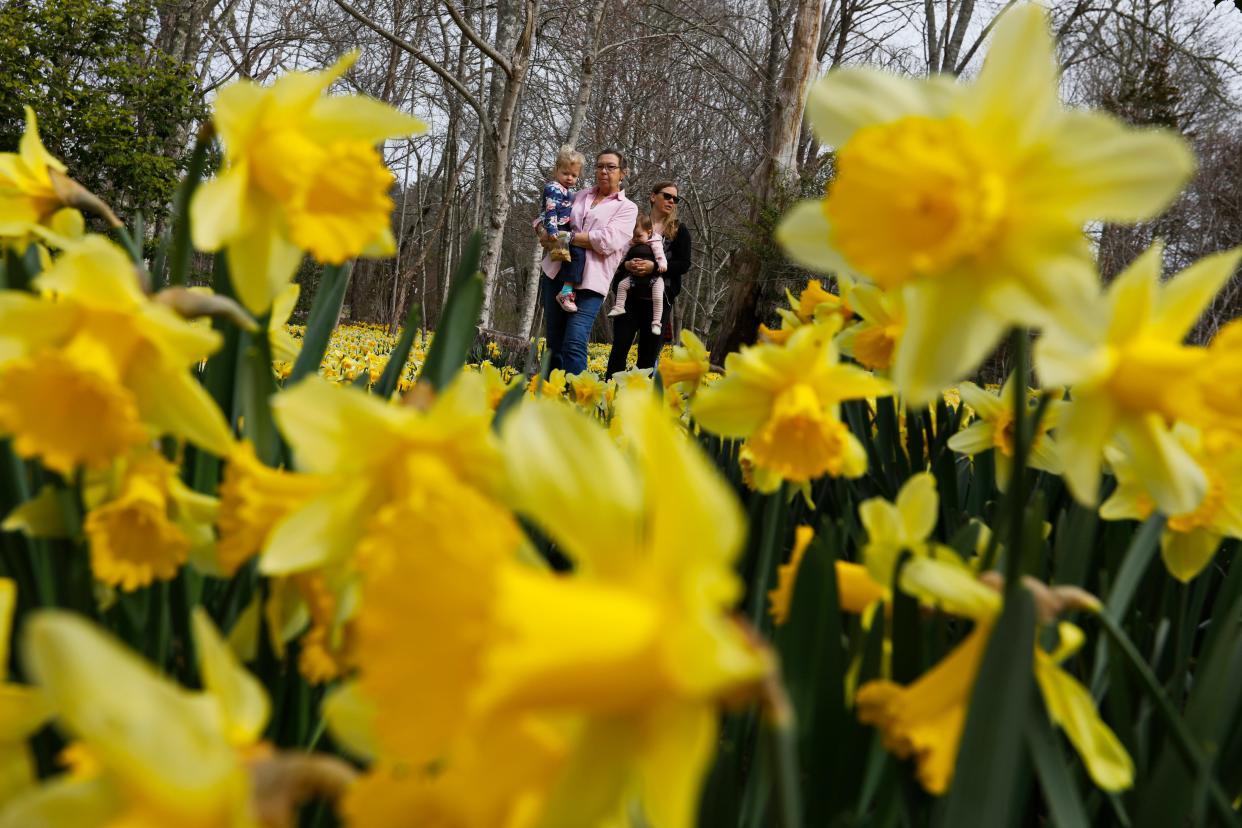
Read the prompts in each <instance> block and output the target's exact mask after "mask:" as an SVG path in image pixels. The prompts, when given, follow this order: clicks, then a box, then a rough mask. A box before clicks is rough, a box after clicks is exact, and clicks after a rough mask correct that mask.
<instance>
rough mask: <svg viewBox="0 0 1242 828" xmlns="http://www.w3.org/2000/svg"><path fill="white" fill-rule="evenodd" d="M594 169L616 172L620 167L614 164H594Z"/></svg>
mask: <svg viewBox="0 0 1242 828" xmlns="http://www.w3.org/2000/svg"><path fill="white" fill-rule="evenodd" d="M595 169H596V171H598V172H616V171H617V170H619V169H621V168H620V167H618V166H617V165H616V164H596V165H595Z"/></svg>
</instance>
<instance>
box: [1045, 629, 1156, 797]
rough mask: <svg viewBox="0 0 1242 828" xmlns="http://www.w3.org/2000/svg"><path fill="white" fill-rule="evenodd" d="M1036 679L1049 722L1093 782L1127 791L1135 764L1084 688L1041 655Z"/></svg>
mask: <svg viewBox="0 0 1242 828" xmlns="http://www.w3.org/2000/svg"><path fill="white" fill-rule="evenodd" d="M1035 679H1036V681H1037V682H1038V683H1039V689H1040V692H1041V693H1042V694H1043V697H1044V705H1045V706H1046V707H1047V709H1048V716H1049V718H1051V719H1052V721H1053V722H1055V723H1056V724H1057V725H1059V726H1060V727H1061V729H1062V730H1064V731H1065V735H1066V736H1067V737H1069V740H1070V743H1071V744H1072V745H1073V746H1074V748H1075V750H1077V751H1078V755H1079V756H1081V757H1082V760H1083V763H1084V764H1085V765H1086V766H1087V773H1088V774H1090V776H1091V779H1092V781H1094V782H1095V784H1096V785H1097V786H1099V787H1100V788H1101V789H1103V790H1105V791H1121V790H1125V789H1126V788H1128V787H1130V785H1131V784H1133V782H1134V763H1133V761H1132V760H1131V759H1130V755H1129V754H1128V753H1126V749H1125V747H1124V746H1123V745H1122V744H1121V742H1120V741H1119V740H1118V739H1117V736H1116V734H1114V733H1113V732H1112V730H1110V729H1109V727H1108V725H1106V724H1104V722H1103V721H1101V720H1100V714H1099V713H1098V712H1097V711H1096V709H1095V702H1094V701H1093V700H1092V698H1091V694H1090V693H1088V692H1087V688H1085V687H1083V686H1082V684H1080V683H1079V682H1078V681H1077V680H1076V679H1075V678H1073V677H1072V676H1071V675H1070V674H1069V673H1067V672H1065V671H1064V670H1062V669H1061V668H1060V667H1058V666H1057V665H1056V664H1055V663H1054V662H1053V661H1052V660H1051V659H1050V658H1049V657H1048V656H1046V655H1044V654H1043V653H1041V652H1037V653H1036V654H1035Z"/></svg>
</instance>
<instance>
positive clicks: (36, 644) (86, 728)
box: [0, 610, 349, 828]
mask: <svg viewBox="0 0 1242 828" xmlns="http://www.w3.org/2000/svg"><path fill="white" fill-rule="evenodd" d="M193 628H194V640H195V645H196V650H197V652H198V657H199V670H200V672H201V674H202V676H203V684H204V689H203V691H201V692H190V691H187V690H184V689H182V688H181V687H178V686H177V685H174V684H172V683H171V682H169V681H168V680H167V679H165V678H164V677H162V676H160V675H159V674H158V673H157V672H156V671H155V670H154V669H153V668H152V667H151V666H150V665H148V664H147V663H146V662H144V661H142V660H141V659H140V658H139V657H138V656H137V655H135V654H134V653H132V652H131V651H129V650H128V649H126V648H124V647H123V646H122V645H121V644H120V643H119V642H117V641H116V640H115V639H113V638H112V637H111V636H109V635H107V634H105V633H103V632H102V631H100V630H99V629H98V628H96V627H95V626H93V625H92V624H91V623H89V622H88V621H86V620H85V619H82V618H80V617H78V616H75V615H71V614H69V613H66V612H63V611H59V610H47V611H42V612H39V613H37V614H35V615H33V616H32V617H31V618H30V620H29V621H28V622H27V626H26V628H25V630H24V633H23V640H22V657H23V661H24V663H25V665H26V668H27V670H28V671H29V674H30V675H31V676H32V677H33V678H34V680H35V681H36V683H37V684H38V686H39V688H40V690H41V692H42V693H43V695H44V696H45V698H46V699H47V701H48V702H49V704H50V706H51V708H52V710H53V711H54V713H55V715H56V717H57V721H58V723H59V725H60V726H61V727H62V728H63V730H64V731H65V733H66V734H67V735H68V736H70V737H71V738H73V739H75V740H76V741H75V742H74V744H73V746H72V748H71V751H70V755H71V756H72V757H73V762H72V763H71V769H70V771H69V773H67V774H64V775H62V776H59V777H56V778H54V779H52V780H50V781H47V782H45V783H44V784H43V785H42V786H41V787H39V788H35V789H32V790H30V791H29V792H27V793H25V794H24V795H22V796H20V797H18V798H17V799H15V800H14V801H12V802H11V803H9V805H8V806H7V807H6V808H5V809H4V810H3V811H2V812H0V825H3V826H5V828H9V826H13V828H18V826H22V827H23V828H24V827H25V826H31V825H65V824H70V823H71V824H73V825H75V826H101V828H102V827H103V826H113V825H134V826H156V825H178V826H186V828H250V827H251V826H258V825H280V826H284V825H287V824H289V823H288V820H289V817H290V814H289V810H291V809H292V808H293V807H296V805H297V804H298V801H297V800H299V799H301V798H304V797H306V796H308V795H310V794H311V793H313V792H319V793H323V794H327V795H334V794H335V793H337V792H339V788H340V787H341V786H342V785H343V784H344V782H345V781H347V779H348V777H349V771H348V769H347V768H345V767H344V766H341V765H339V763H337V762H336V761H335V760H329V759H326V758H324V759H319V760H315V761H314V762H313V764H315V765H316V766H318V765H321V764H326V765H330V766H331V767H332V773H331V774H323V773H317V774H316V775H315V781H316V784H315V787H317V788H318V790H317V791H312V790H310V789H309V788H308V787H307V785H306V784H305V783H306V782H307V779H306V776H307V774H304V773H303V774H287V775H285V776H284V777H283V778H282V781H281V782H280V783H279V784H272V774H271V772H270V767H271V765H272V764H273V762H274V761H275V760H276V759H278V757H273V756H272V755H271V754H272V751H271V749H270V748H269V747H267V746H265V745H261V744H260V743H259V741H258V740H259V737H260V735H261V734H262V732H263V729H264V727H265V726H266V724H267V719H268V715H269V712H270V705H269V702H268V698H267V694H266V692H265V691H264V690H263V687H262V685H260V684H259V682H258V681H257V680H256V679H254V678H253V677H252V676H251V675H250V674H249V673H247V672H246V671H245V670H244V669H243V668H242V667H241V666H240V665H239V664H238V663H237V662H236V660H235V658H234V656H233V655H232V653H231V652H230V651H229V649H228V647H227V645H226V644H225V643H224V641H223V640H222V639H221V638H220V636H219V634H218V633H217V632H216V631H215V628H214V627H212V625H211V622H210V621H209V620H207V618H206V616H205V614H203V611H202V610H198V611H197V612H196V613H195V615H194V616H193ZM101 685H106V686H107V687H108V692H107V693H100V692H98V688H99V687H100V686H101ZM299 777H300V778H299ZM328 777H334V778H335V779H336V780H337V782H336V784H335V785H334V786H329V787H328V789H325V786H324V785H322V784H317V783H319V782H322V781H323V780H324V779H325V778H328ZM259 779H262V780H263V781H264V783H265V784H264V786H263V787H262V788H261V789H260V788H258V787H256V786H255V784H254V782H255V781H257V780H259ZM295 788H296V789H298V790H299V793H300V796H298V797H291V796H289V794H290V793H291V791H292V790H293V789H295ZM333 788H334V789H333ZM260 790H262V795H263V796H264V797H266V798H270V799H272V800H274V801H275V802H276V803H277V804H279V805H281V806H282V807H283V813H273V809H272V807H271V806H272V803H271V802H264V801H260V800H259V799H258V798H257V797H256V792H258V791H260ZM261 817H262V818H261Z"/></svg>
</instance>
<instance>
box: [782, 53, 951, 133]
mask: <svg viewBox="0 0 1242 828" xmlns="http://www.w3.org/2000/svg"><path fill="white" fill-rule="evenodd" d="M934 89H935V90H938V91H941V93H942V94H940V95H931V94H929V92H931V91H933V87H932V85H931V84H929V83H928V82H926V81H919V80H915V79H912V78H907V77H902V76H901V75H897V74H894V73H891V72H882V71H879V70H877V69H855V68H850V69H838V70H836V71H833V72H831V73H829V74H828V75H827V76H826V77H825V78H823V79H822V80H819V81H817V82H815V83H814V84H812V85H811V91H810V93H809V94H808V95H807V99H806V117H807V120H808V121H810V123H811V127H812V128H813V129H814V130H815V134H816V135H818V136H819V139H820V140H821V141H822V142H823V143H825V144H827V145H829V146H833V147H839V146H841V145H842V144H844V143H845V142H846V141H848V140H849V139H850V137H851V136H852V135H853V134H854V133H855V132H857V131H858V130H860V129H862V128H863V127H868V126H871V125H873V124H882V123H887V122H889V121H895V120H897V119H898V118H904V117H906V116H908V115H925V116H930V117H934V116H936V115H940V114H943V111H942V110H941V109H940V108H939V107H937V105H936V104H937V102H939V101H945V102H947V101H946V100H945V99H946V98H947V95H948V91H947V90H946V88H945V87H943V86H935V87H934Z"/></svg>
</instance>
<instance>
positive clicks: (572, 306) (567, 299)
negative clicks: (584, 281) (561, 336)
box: [556, 291, 578, 313]
mask: <svg viewBox="0 0 1242 828" xmlns="http://www.w3.org/2000/svg"><path fill="white" fill-rule="evenodd" d="M556 303H557V304H558V305H560V306H561V310H563V311H565V313H577V312H578V303H577V302H575V301H574V293H573V291H569V292H568V293H558V294H556Z"/></svg>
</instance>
